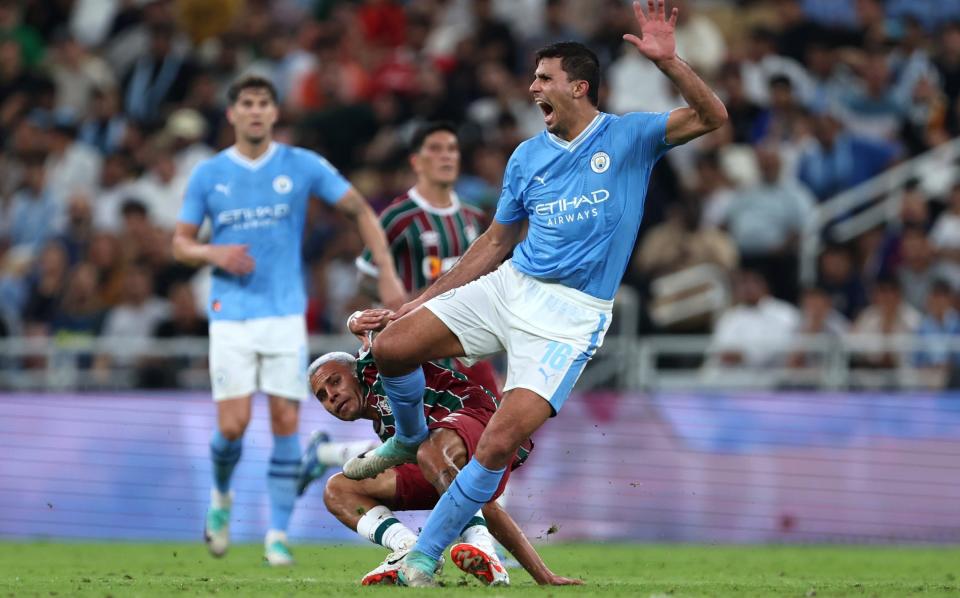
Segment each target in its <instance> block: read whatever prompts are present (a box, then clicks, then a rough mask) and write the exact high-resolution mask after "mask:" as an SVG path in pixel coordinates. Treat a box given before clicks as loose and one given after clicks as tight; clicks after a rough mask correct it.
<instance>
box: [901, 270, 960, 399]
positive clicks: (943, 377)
mask: <svg viewBox="0 0 960 598" xmlns="http://www.w3.org/2000/svg"><path fill="white" fill-rule="evenodd" d="M953 302H954V292H953V289H952V288H951V286H950V285H949V284H948V283H946V282H945V281H942V280H937V281H935V282H934V283H933V284H932V285H931V287H930V292H929V293H928V294H927V303H926V306H925V311H924V314H923V319H922V320H921V321H920V326H919V327H918V328H917V336H918V337H919V340H920V347H921V350H919V351H917V353H916V354H914V357H913V364H914V365H915V366H917V367H919V368H921V369H923V370H925V371H926V372H927V375H929V376H932V377H933V381H932V384H933V385H935V386H938V387H941V388H942V387H943V386H944V385H946V384H947V383H948V382H949V383H950V387H951V388H955V387H956V381H957V380H956V375H957V372H960V351H957V350H956V349H954V348H951V347H949V343H950V342H957V341H958V340H960V314H957V311H956V310H955V309H954V307H953Z"/></svg>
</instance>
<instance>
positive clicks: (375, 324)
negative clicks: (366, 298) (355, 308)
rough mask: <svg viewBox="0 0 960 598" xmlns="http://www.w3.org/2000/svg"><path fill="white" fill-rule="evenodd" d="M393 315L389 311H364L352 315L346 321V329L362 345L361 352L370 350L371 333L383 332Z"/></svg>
mask: <svg viewBox="0 0 960 598" xmlns="http://www.w3.org/2000/svg"><path fill="white" fill-rule="evenodd" d="M392 314H393V312H392V311H390V310H389V309H365V310H363V311H360V312H356V313H354V314H353V315H352V316H350V319H348V320H347V328H348V329H349V330H350V333H351V334H353V335H354V336H355V337H357V338H358V339H359V340H360V342H361V343H362V345H363V349H362V350H363V351H366V350H367V349H369V348H370V343H371V342H372V338H371V334H370V333H372V332H379V331H381V330H383V329H384V328H385V327H386V325H387V324H388V323H389V322H390V316H391V315H392Z"/></svg>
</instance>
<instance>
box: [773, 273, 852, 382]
mask: <svg viewBox="0 0 960 598" xmlns="http://www.w3.org/2000/svg"><path fill="white" fill-rule="evenodd" d="M849 329H850V321H849V320H847V319H846V318H844V317H843V315H842V314H841V313H840V312H838V311H837V310H836V309H834V307H833V304H832V303H831V301H830V294H829V293H828V292H827V291H826V289H822V288H820V287H808V288H806V289H804V290H803V293H802V294H801V296H800V326H799V327H798V328H797V331H796V332H797V334H802V335H809V336H810V337H811V338H812V337H814V336H816V335H820V336H821V337H826V338H825V339H823V340H826V343H823V344H821V345H820V346H819V347H807V346H803V347H800V348H797V349H796V350H794V352H793V353H791V354H790V356H789V358H788V359H787V365H789V366H790V367H792V368H813V367H818V366H821V365H823V363H824V362H825V359H824V358H823V357H824V354H823V350H824V349H826V347H827V343H837V342H839V341H841V339H842V338H843V336H844V335H845V334H846V333H847V331H848V330H849Z"/></svg>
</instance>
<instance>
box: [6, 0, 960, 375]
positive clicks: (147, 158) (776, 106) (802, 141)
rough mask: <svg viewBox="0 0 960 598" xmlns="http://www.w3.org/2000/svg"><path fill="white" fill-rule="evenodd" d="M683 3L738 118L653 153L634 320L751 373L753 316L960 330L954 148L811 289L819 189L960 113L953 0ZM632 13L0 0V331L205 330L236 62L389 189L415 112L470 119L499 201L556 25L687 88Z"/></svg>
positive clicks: (332, 247)
mask: <svg viewBox="0 0 960 598" xmlns="http://www.w3.org/2000/svg"><path fill="white" fill-rule="evenodd" d="M669 4H670V5H671V6H677V7H679V9H680V20H679V22H678V28H677V42H678V53H679V54H680V56H682V57H683V58H685V59H686V60H687V61H688V62H689V63H690V64H691V65H692V66H693V67H694V68H695V69H696V70H697V72H698V73H699V74H701V76H703V78H704V79H705V80H707V81H708V83H709V84H710V85H711V86H712V87H713V88H714V89H715V90H716V91H717V93H718V94H719V95H720V97H721V98H722V99H723V100H724V102H725V103H726V106H727V109H728V111H729V114H730V122H729V124H728V125H727V126H725V127H724V128H723V129H721V130H720V131H717V132H715V133H713V134H711V135H708V136H706V137H705V138H702V139H699V140H697V141H695V142H693V143H690V144H688V145H687V146H683V147H680V148H676V149H675V150H673V151H671V152H670V153H668V154H667V158H665V159H664V160H661V162H660V163H659V164H658V166H657V168H656V170H655V172H654V176H653V177H652V182H651V188H650V191H649V194H648V199H647V207H646V218H645V222H644V225H643V228H642V230H641V234H640V238H639V240H638V243H637V250H636V253H635V255H634V259H633V260H632V262H631V264H630V267H629V269H628V272H627V276H626V279H625V283H626V284H628V285H630V286H632V287H635V288H636V289H637V290H638V291H639V292H640V295H641V297H643V301H642V304H643V305H644V307H643V314H642V317H641V318H640V321H641V327H642V330H641V332H668V333H671V332H676V333H690V332H697V333H709V334H713V335H714V343H715V349H716V351H717V354H718V359H719V360H720V363H723V364H729V365H734V364H739V365H755V366H759V367H764V366H766V365H769V364H768V361H769V359H770V353H769V352H765V351H755V350H751V346H753V342H754V340H755V339H759V338H761V337H762V338H767V339H769V338H783V339H789V338H790V336H791V335H793V334H795V333H797V332H826V333H829V334H838V335H839V334H844V333H846V332H847V331H849V330H855V331H862V332H873V333H877V334H891V333H907V334H920V335H923V334H941V333H947V334H955V333H958V332H960V316H958V313H957V311H955V308H956V303H957V302H956V292H957V290H958V289H960V187H955V186H954V185H953V183H954V178H955V177H954V176H953V173H952V171H949V169H947V172H936V173H933V176H929V177H927V176H924V177H921V178H918V180H917V181H915V182H914V183H912V184H910V185H908V187H907V189H905V190H904V191H903V192H902V197H898V198H897V202H896V205H899V206H900V213H899V214H898V215H894V216H895V217H892V218H890V220H889V223H888V224H887V225H885V226H882V227H878V228H876V229H873V230H870V231H868V232H867V233H865V234H863V235H861V236H860V237H859V238H857V239H855V240H854V241H852V242H846V243H843V244H840V243H832V242H830V238H829V234H827V235H826V236H825V241H826V243H827V244H826V248H825V250H824V251H823V253H822V255H821V256H820V258H819V263H818V270H817V280H816V283H815V284H814V285H812V286H802V285H801V284H800V283H799V270H798V257H799V240H800V238H801V235H802V233H803V232H804V230H805V229H806V228H807V227H808V226H809V224H810V222H811V218H812V217H813V213H814V209H815V207H816V206H817V204H818V203H819V202H822V201H824V200H826V199H829V198H831V197H833V196H835V195H836V194H838V193H840V192H842V191H844V190H845V189H849V188H850V187H852V186H854V185H856V184H858V183H860V182H863V181H865V180H868V179H870V178H871V177H873V176H875V175H877V174H878V173H880V172H882V171H884V170H885V169H887V168H889V167H891V166H892V165H894V164H897V163H899V162H901V161H903V160H905V159H909V158H910V157H912V156H915V155H919V154H921V153H923V152H925V151H927V150H929V149H931V148H934V147H937V146H939V145H941V144H944V143H946V142H948V141H949V140H950V139H951V138H952V137H956V136H957V135H958V133H960V0H938V1H936V2H934V1H933V0H888V1H886V2H884V1H882V0H755V1H747V0H740V1H732V0H731V1H722V0H700V1H698V0H671V1H670V2H669ZM634 24H635V20H634V17H633V15H632V9H631V7H630V3H629V2H625V1H623V0H590V1H587V0H352V1H350V0H272V1H268V0H152V1H151V0H0V143H2V146H0V172H2V176H0V336H27V337H52V338H56V339H64V340H68V339H71V338H75V337H77V336H81V337H96V336H100V337H111V336H124V337H128V338H141V339H144V340H147V339H150V338H156V337H176V336H183V335H187V336H192V335H201V336H202V335H205V334H206V321H205V315H204V313H205V309H204V304H205V300H206V296H205V289H206V285H207V280H208V278H207V277H208V275H206V274H205V273H204V272H202V271H201V272H195V271H193V270H192V269H190V268H187V267H185V266H182V265H179V264H177V263H175V262H174V261H173V259H172V256H171V248H170V239H171V235H172V230H173V226H174V223H175V221H176V217H177V213H178V210H179V207H180V203H181V196H182V193H183V190H184V186H185V184H186V181H187V178H188V177H189V175H190V172H191V170H192V168H193V167H194V166H195V165H196V164H197V163H198V161H200V160H202V159H204V158H206V157H208V156H210V155H212V154H213V153H214V152H216V151H219V150H221V149H223V148H225V147H227V146H228V145H230V144H231V143H232V129H231V128H230V127H229V125H228V124H227V123H226V120H225V117H224V109H225V90H226V87H227V86H228V85H229V83H230V82H231V81H232V80H233V79H234V78H236V77H237V76H238V75H240V74H243V73H247V72H256V73H259V74H263V75H265V76H267V77H269V78H270V79H271V80H273V81H274V82H275V83H276V85H277V87H278V91H279V94H280V97H281V117H282V118H281V122H280V123H279V125H278V127H277V129H276V137H277V139H278V140H279V141H283V142H288V143H294V144H297V145H302V146H306V147H310V148H312V149H315V150H317V151H319V152H320V153H322V154H323V155H325V156H326V157H327V158H328V159H329V160H330V161H331V162H332V163H333V164H334V165H336V166H337V167H338V168H339V169H340V170H341V171H342V172H343V173H344V174H345V175H346V176H347V177H348V178H349V179H350V180H351V181H352V182H353V183H354V185H355V186H356V187H357V188H358V189H359V190H360V191H361V192H362V193H363V194H364V195H365V196H366V197H367V198H368V199H369V200H370V201H371V203H373V205H374V207H375V208H377V209H381V208H383V207H384V206H386V205H387V203H389V202H390V200H391V199H392V198H393V197H395V196H396V195H398V194H400V193H402V192H403V191H405V190H406V189H407V188H409V186H411V184H412V178H411V174H410V173H409V171H408V170H409V169H408V167H407V160H406V155H407V154H406V142H407V140H408V139H409V136H410V134H411V132H412V131H413V129H415V128H416V127H417V126H418V125H419V124H421V123H423V122H425V121H430V120H438V119H444V120H450V121H453V122H455V123H458V126H459V127H460V140H461V144H462V152H463V163H462V174H461V178H460V181H459V183H458V185H457V192H458V193H459V195H460V197H461V199H462V200H464V201H467V202H469V203H472V204H474V205H477V206H479V207H481V208H483V209H485V210H488V211H490V210H492V209H493V207H494V206H495V203H496V200H497V197H498V195H499V190H500V182H501V176H502V173H503V169H504V166H505V164H506V161H507V158H508V157H509V155H510V153H511V152H512V151H513V149H514V148H515V147H516V145H517V144H518V143H519V142H520V141H522V140H523V139H525V138H526V137H529V136H531V135H534V134H536V133H538V132H539V131H541V130H542V128H543V120H542V114H541V113H540V111H539V110H538V109H537V108H536V106H534V105H533V104H532V102H531V101H530V97H529V93H528V92H527V87H528V86H529V84H530V82H531V78H532V70H533V66H534V65H533V59H532V56H533V53H534V52H535V51H536V49H537V48H539V47H540V46H542V45H544V44H546V43H549V42H552V41H558V40H564V39H566V40H578V41H583V42H585V43H587V44H588V45H589V46H590V47H591V48H592V49H594V50H595V51H596V52H597V54H598V56H599V57H600V60H601V65H602V68H603V72H604V85H603V87H602V89H601V108H602V109H604V110H606V111H608V112H613V113H622V112H626V111H635V110H643V111H660V110H669V109H671V108H673V107H676V106H678V105H680V104H681V103H682V100H681V99H680V98H679V97H678V96H677V95H676V92H675V90H674V89H673V88H672V86H671V85H670V83H669V81H668V80H667V79H666V78H665V77H664V76H663V75H662V74H661V73H660V72H659V71H658V70H657V69H656V67H655V66H653V65H652V64H651V63H649V62H648V61H646V60H645V59H643V58H642V57H641V56H640V55H639V54H638V53H637V52H636V51H635V50H633V49H632V48H630V47H629V46H625V44H624V43H623V42H622V39H621V36H622V34H623V33H626V32H629V31H632V29H633V25H634ZM314 203H315V205H313V206H312V208H311V212H310V215H309V218H308V224H307V230H306V231H305V244H304V259H305V260H306V261H307V263H308V268H307V269H306V271H307V273H308V280H307V289H308V292H309V295H310V301H309V308H308V324H309V327H310V330H311V332H314V333H324V332H330V331H336V332H339V331H340V330H341V326H342V322H343V321H344V316H345V314H348V313H350V312H351V311H353V310H354V309H356V308H358V307H363V306H366V305H369V299H368V298H366V297H364V296H363V295H362V294H361V293H360V291H359V289H358V288H357V282H356V272H355V270H354V266H353V260H354V257H355V256H356V255H357V254H358V253H359V252H360V250H361V247H359V246H358V239H357V238H356V235H352V234H344V233H343V231H345V230H346V231H349V230H351V229H350V227H346V226H343V223H342V222H339V221H338V216H337V215H336V214H335V212H333V211H331V210H329V209H328V208H325V207H324V206H323V205H322V204H321V203H320V202H314ZM730 288H732V293H728V292H725V291H724V289H730ZM697 296H699V299H700V301H699V303H697V302H693V303H694V304H695V305H693V304H691V302H690V301H687V302H686V303H684V301H683V299H690V297H695V298H696V297H697ZM690 305H693V307H690ZM783 342H788V340H784V341H783ZM953 355H954V354H951V353H950V352H946V351H940V352H925V353H918V355H917V356H916V362H917V364H918V365H923V366H924V367H939V368H949V366H950V365H951V362H952V360H954V359H956V360H958V361H960V356H953ZM807 359H808V357H807V356H805V355H804V354H802V353H797V354H793V355H791V356H789V358H788V360H789V362H790V363H795V364H803V363H804V361H805V360H807ZM869 359H872V360H874V362H875V364H876V365H877V366H878V367H887V366H890V365H891V363H890V360H891V359H894V358H892V357H891V355H888V354H877V355H875V356H872V357H870V358H869ZM96 362H97V360H96V359H94V360H93V362H92V367H97V365H98V364H97V363H96ZM106 365H109V364H106Z"/></svg>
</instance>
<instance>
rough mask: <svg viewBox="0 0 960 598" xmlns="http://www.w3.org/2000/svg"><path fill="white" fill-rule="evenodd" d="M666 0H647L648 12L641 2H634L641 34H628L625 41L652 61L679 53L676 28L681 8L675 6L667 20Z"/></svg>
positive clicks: (665, 58)
mask: <svg viewBox="0 0 960 598" xmlns="http://www.w3.org/2000/svg"><path fill="white" fill-rule="evenodd" d="M664 4H665V0H647V14H646V15H645V14H644V13H643V8H642V7H641V6H640V2H634V3H633V14H634V15H635V16H636V17H637V23H639V24H640V36H639V37H638V36H636V35H633V34H630V33H628V34H626V35H624V36H623V39H624V40H625V41H628V42H630V43H631V44H633V45H634V47H636V48H637V50H639V51H640V53H641V54H643V55H644V56H646V57H647V58H648V59H650V61H652V62H655V63H656V62H660V61H661V60H670V59H671V58H674V57H675V56H676V55H677V41H676V36H675V35H674V30H675V29H676V26H677V14H679V10H678V9H677V7H674V8H673V10H671V11H670V19H669V20H667V18H666V14H665V12H664Z"/></svg>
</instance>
